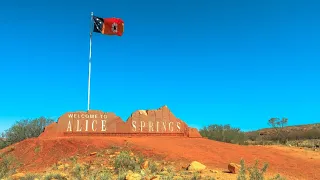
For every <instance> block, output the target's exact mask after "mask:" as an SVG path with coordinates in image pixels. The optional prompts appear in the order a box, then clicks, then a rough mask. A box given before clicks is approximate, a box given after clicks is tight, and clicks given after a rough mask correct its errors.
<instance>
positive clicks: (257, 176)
mask: <svg viewBox="0 0 320 180" xmlns="http://www.w3.org/2000/svg"><path fill="white" fill-rule="evenodd" d="M240 166H241V167H240V170H239V173H238V176H237V180H247V179H248V178H247V176H246V171H248V172H249V180H264V179H265V177H264V174H265V173H266V171H267V169H268V164H267V163H265V164H264V165H263V167H262V168H261V169H259V167H258V166H259V161H256V162H255V164H254V165H253V166H252V167H246V166H245V162H244V160H243V159H242V160H241V161H240ZM270 180H285V178H284V177H281V176H280V175H279V174H278V175H276V176H275V177H273V178H271V179H270Z"/></svg>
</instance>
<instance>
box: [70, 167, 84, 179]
mask: <svg viewBox="0 0 320 180" xmlns="http://www.w3.org/2000/svg"><path fill="white" fill-rule="evenodd" d="M71 174H72V176H73V177H74V178H75V179H77V180H81V179H82V169H81V166H80V165H79V164H76V165H75V167H74V168H73V170H72V172H71Z"/></svg>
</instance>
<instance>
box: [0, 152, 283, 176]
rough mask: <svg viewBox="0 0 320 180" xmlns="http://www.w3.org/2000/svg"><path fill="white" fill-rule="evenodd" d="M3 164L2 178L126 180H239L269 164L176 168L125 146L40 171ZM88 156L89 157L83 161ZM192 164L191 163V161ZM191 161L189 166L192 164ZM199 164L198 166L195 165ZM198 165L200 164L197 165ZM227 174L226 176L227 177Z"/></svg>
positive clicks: (8, 162) (4, 161) (5, 161)
mask: <svg viewBox="0 0 320 180" xmlns="http://www.w3.org/2000/svg"><path fill="white" fill-rule="evenodd" d="M2 158H3V159H2V161H1V164H0V179H11V178H12V179H15V178H17V177H19V178H18V179H21V180H31V179H32V180H34V179H36V178H37V179H39V180H52V179H56V180H67V179H74V180H111V179H118V180H125V179H158V180H173V179H175V180H179V179H180V180H200V179H204V180H214V179H230V178H231V179H237V180H263V179H266V178H265V177H266V176H265V173H266V171H267V168H268V164H265V165H264V166H263V167H262V168H259V166H258V165H259V164H258V161H257V162H256V163H255V164H254V165H253V166H252V167H246V166H245V163H244V161H243V160H241V162H240V165H241V168H240V170H239V172H238V174H230V173H228V172H225V171H216V170H211V169H208V168H206V167H205V168H204V169H198V170H195V168H193V170H190V169H189V168H182V169H181V168H177V165H176V164H174V163H169V162H165V161H163V160H159V159H161V158H157V159H153V158H148V157H144V156H141V155H138V154H135V153H133V152H131V151H130V150H128V149H127V148H126V147H121V148H119V149H111V148H110V149H102V150H101V151H100V152H95V153H94V155H92V153H90V154H87V155H83V156H77V158H75V156H72V157H69V158H65V159H61V160H60V161H58V162H57V163H55V164H54V165H53V166H52V167H51V168H48V169H47V170H46V171H45V172H41V173H37V174H34V173H17V172H15V171H14V170H13V168H14V167H17V166H16V165H14V164H13V163H14V162H15V160H14V159H10V158H9V157H2ZM84 159H86V160H84ZM191 164H192V163H191ZM191 164H190V165H189V166H191ZM194 167H196V166H194ZM198 167H199V166H198ZM226 176H227V178H226ZM271 179H274V180H282V179H284V178H283V177H281V176H280V175H277V176H275V177H274V178H271Z"/></svg>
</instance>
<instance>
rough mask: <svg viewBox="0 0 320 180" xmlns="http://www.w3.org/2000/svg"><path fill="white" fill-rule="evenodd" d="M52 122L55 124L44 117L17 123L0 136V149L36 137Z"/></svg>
mask: <svg viewBox="0 0 320 180" xmlns="http://www.w3.org/2000/svg"><path fill="white" fill-rule="evenodd" d="M53 122H55V121H54V120H53V119H50V118H45V117H40V118H36V119H23V120H20V121H17V122H16V123H15V124H14V125H13V126H12V127H11V128H9V129H7V130H5V132H4V133H2V134H1V138H0V149H2V148H5V147H7V146H9V145H11V144H14V143H17V142H20V141H22V140H24V139H27V138H32V137H38V136H39V135H40V134H41V133H42V132H43V130H44V128H45V127H46V126H47V125H49V124H51V123H53Z"/></svg>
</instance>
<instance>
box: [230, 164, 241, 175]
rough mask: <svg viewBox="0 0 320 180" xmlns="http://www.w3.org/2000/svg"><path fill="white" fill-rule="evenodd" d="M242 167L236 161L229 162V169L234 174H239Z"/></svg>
mask: <svg viewBox="0 0 320 180" xmlns="http://www.w3.org/2000/svg"><path fill="white" fill-rule="evenodd" d="M240 167H241V166H240V165H239V164H236V163H230V164H228V170H229V171H230V172H231V173H233V174H237V173H238V172H239V169H240Z"/></svg>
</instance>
